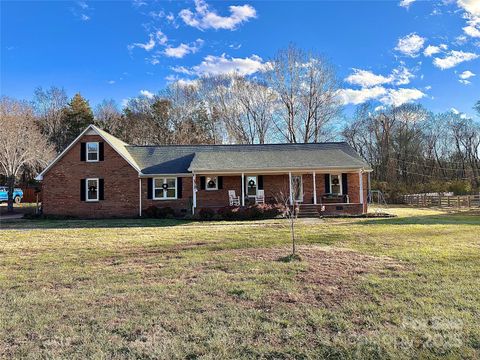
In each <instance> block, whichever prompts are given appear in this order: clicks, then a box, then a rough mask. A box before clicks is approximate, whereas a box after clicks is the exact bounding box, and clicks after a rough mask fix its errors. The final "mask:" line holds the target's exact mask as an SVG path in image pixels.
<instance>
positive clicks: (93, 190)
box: [85, 179, 98, 201]
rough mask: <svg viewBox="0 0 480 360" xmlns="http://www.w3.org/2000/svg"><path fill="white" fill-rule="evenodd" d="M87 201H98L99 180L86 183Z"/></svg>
mask: <svg viewBox="0 0 480 360" xmlns="http://www.w3.org/2000/svg"><path fill="white" fill-rule="evenodd" d="M85 185H86V187H87V188H86V189H85V190H86V191H85V192H86V193H87V199H86V200H87V201H98V179H87V181H86V182H85Z"/></svg>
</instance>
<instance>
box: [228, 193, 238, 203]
mask: <svg viewBox="0 0 480 360" xmlns="http://www.w3.org/2000/svg"><path fill="white" fill-rule="evenodd" d="M228 199H229V200H230V206H240V196H236V195H235V190H228Z"/></svg>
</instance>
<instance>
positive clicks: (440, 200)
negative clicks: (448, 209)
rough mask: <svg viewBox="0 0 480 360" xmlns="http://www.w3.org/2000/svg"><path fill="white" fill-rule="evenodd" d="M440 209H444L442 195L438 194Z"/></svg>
mask: <svg viewBox="0 0 480 360" xmlns="http://www.w3.org/2000/svg"><path fill="white" fill-rule="evenodd" d="M438 207H442V195H440V194H438Z"/></svg>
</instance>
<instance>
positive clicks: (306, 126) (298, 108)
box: [265, 45, 341, 143]
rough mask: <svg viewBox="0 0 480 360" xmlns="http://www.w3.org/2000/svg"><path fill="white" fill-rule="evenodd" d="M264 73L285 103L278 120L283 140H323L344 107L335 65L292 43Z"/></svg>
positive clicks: (278, 128)
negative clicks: (327, 128) (330, 123)
mask: <svg viewBox="0 0 480 360" xmlns="http://www.w3.org/2000/svg"><path fill="white" fill-rule="evenodd" d="M265 76H266V79H267V83H268V85H269V86H270V87H271V88H272V89H273V90H274V91H275V92H276V93H277V95H278V97H279V99H280V104H281V105H282V106H281V107H280V109H279V112H278V116H276V117H275V118H276V120H277V121H276V122H275V124H276V127H277V130H278V132H279V133H280V135H281V137H282V138H283V140H286V141H288V142H290V143H299V142H305V143H307V142H318V141H321V140H322V139H323V138H324V136H325V127H326V125H327V124H328V123H329V122H331V121H332V120H333V119H334V118H335V116H337V115H338V114H339V112H340V110H341V101H340V98H339V96H338V89H339V85H338V81H337V77H336V74H335V70H334V68H333V66H331V65H330V64H329V63H328V61H327V60H326V59H324V58H323V57H321V56H317V55H314V54H312V53H306V52H304V51H303V50H301V49H299V48H297V47H296V46H294V45H290V46H289V47H288V48H287V49H284V50H280V51H279V52H278V54H277V55H276V57H275V58H274V59H273V60H272V61H270V62H269V63H268V66H267V71H266V74H265Z"/></svg>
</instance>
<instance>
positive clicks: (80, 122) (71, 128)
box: [63, 93, 94, 147]
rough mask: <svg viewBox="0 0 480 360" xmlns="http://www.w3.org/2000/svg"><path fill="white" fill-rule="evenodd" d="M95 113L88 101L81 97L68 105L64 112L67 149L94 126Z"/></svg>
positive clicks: (77, 95) (78, 95)
mask: <svg viewBox="0 0 480 360" xmlns="http://www.w3.org/2000/svg"><path fill="white" fill-rule="evenodd" d="M93 121H94V118H93V111H92V109H91V108H90V105H89V103H88V101H87V100H86V99H84V98H83V97H82V95H80V93H77V94H75V96H74V97H73V98H72V100H70V102H69V103H68V106H67V108H66V109H65V111H64V116H63V124H64V126H65V128H66V139H65V145H64V147H66V146H67V145H68V144H70V143H71V142H72V141H73V140H75V138H76V137H77V136H78V135H80V133H81V132H82V131H83V130H84V129H85V128H86V127H87V126H88V125H90V124H93Z"/></svg>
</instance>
